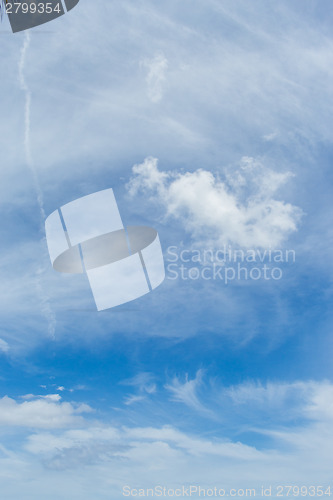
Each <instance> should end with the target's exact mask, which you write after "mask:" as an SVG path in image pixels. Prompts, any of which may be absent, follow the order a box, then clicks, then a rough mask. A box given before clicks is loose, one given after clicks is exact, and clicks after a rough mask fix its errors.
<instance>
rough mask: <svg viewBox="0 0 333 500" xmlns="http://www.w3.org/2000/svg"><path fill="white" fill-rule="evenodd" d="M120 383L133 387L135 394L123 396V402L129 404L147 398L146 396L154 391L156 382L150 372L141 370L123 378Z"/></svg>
mask: <svg viewBox="0 0 333 500" xmlns="http://www.w3.org/2000/svg"><path fill="white" fill-rule="evenodd" d="M121 384H122V385H128V386H132V387H135V388H136V389H137V391H138V393H137V394H131V395H129V396H126V397H125V404H126V405H131V404H133V403H137V402H140V401H144V400H146V399H147V396H149V395H151V394H154V393H155V392H156V384H155V382H154V376H153V375H152V374H151V373H147V372H141V373H138V374H137V375H135V377H132V378H130V379H125V380H123V381H122V382H121Z"/></svg>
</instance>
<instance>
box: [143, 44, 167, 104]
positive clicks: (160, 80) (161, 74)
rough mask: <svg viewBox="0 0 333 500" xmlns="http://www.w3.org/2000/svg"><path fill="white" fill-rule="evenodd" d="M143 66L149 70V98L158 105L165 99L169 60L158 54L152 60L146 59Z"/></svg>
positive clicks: (147, 81)
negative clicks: (164, 91) (164, 92)
mask: <svg viewBox="0 0 333 500" xmlns="http://www.w3.org/2000/svg"><path fill="white" fill-rule="evenodd" d="M142 65H143V66H144V67H145V68H146V70H147V76H146V83H147V92H148V97H149V99H150V100H151V101H152V102H154V103H157V102H159V101H160V100H161V99H162V97H163V90H164V82H165V79H166V77H165V73H166V70H167V68H168V60H167V59H166V57H165V56H164V55H163V54H158V55H156V56H155V57H154V58H152V59H144V60H143V62H142Z"/></svg>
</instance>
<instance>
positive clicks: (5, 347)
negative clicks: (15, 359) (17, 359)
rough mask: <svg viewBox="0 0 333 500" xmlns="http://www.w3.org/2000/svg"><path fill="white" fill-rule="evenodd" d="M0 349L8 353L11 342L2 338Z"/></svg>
mask: <svg viewBox="0 0 333 500" xmlns="http://www.w3.org/2000/svg"><path fill="white" fill-rule="evenodd" d="M0 351H2V352H4V353H7V352H8V351H9V344H8V342H6V341H5V340H3V339H0Z"/></svg>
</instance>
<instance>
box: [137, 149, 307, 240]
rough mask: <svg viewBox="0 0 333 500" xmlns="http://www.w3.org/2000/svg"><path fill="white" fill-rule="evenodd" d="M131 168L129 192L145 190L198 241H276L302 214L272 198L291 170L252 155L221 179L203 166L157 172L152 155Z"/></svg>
mask: <svg viewBox="0 0 333 500" xmlns="http://www.w3.org/2000/svg"><path fill="white" fill-rule="evenodd" d="M132 172H133V175H132V177H131V179H130V182H129V183H128V190H129V193H130V195H132V196H134V195H136V194H137V193H138V192H139V191H141V192H144V193H150V195H151V197H152V198H153V199H155V200H157V201H158V202H159V203H160V204H161V205H162V207H163V208H164V209H165V211H166V214H167V216H169V217H174V218H175V219H178V220H180V221H181V222H182V223H183V225H184V228H185V230H186V231H188V232H190V233H191V235H192V237H193V238H195V239H196V240H199V241H200V240H202V239H204V240H206V241H207V240H208V241H210V242H215V244H234V245H237V246H241V247H263V248H268V247H273V248H274V247H278V246H280V245H281V244H282V243H283V241H284V240H285V239H286V238H287V237H288V235H289V234H291V233H292V232H294V231H296V230H297V225H298V222H299V220H300V218H301V215H302V211H301V209H300V208H298V207H296V206H294V205H292V204H290V203H287V202H285V201H283V200H279V199H277V192H278V190H280V188H281V187H282V186H283V185H284V184H285V183H286V182H287V181H288V179H290V177H292V174H291V172H284V173H280V172H275V171H273V170H271V169H269V168H267V167H265V166H264V165H262V164H261V163H260V162H258V161H256V160H255V159H253V158H248V157H244V158H242V161H241V163H240V166H239V168H238V169H236V170H227V171H226V172H225V175H224V179H223V180H222V179H220V177H219V176H218V175H214V174H213V173H212V172H210V171H208V170H204V169H199V170H196V171H194V172H185V173H177V172H163V171H160V170H159V169H158V160H157V159H156V158H152V157H148V158H146V159H145V160H144V162H143V163H141V164H139V165H134V167H133V169H132Z"/></svg>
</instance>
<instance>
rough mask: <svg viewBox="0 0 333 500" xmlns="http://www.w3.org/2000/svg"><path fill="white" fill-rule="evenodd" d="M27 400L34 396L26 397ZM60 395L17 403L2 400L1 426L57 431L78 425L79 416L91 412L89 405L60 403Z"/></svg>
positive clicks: (12, 400) (6, 399) (4, 398)
mask: <svg viewBox="0 0 333 500" xmlns="http://www.w3.org/2000/svg"><path fill="white" fill-rule="evenodd" d="M24 398H25V399H27V400H31V399H32V398H34V396H33V395H30V394H29V395H27V396H25V397H24ZM59 401H60V396H59V395H58V394H51V395H47V396H43V397H38V399H35V400H31V401H24V402H23V403H17V402H16V401H15V400H14V399H12V398H9V397H7V396H5V397H3V398H2V399H0V425H2V426H20V427H31V428H39V429H55V428H62V427H68V426H72V425H78V424H79V423H80V422H81V417H79V416H78V415H79V414H81V413H86V412H89V411H91V408H90V407H89V406H88V405H85V404H81V405H78V406H77V407H75V406H73V405H72V404H71V403H66V402H64V403H60V402H59Z"/></svg>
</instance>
